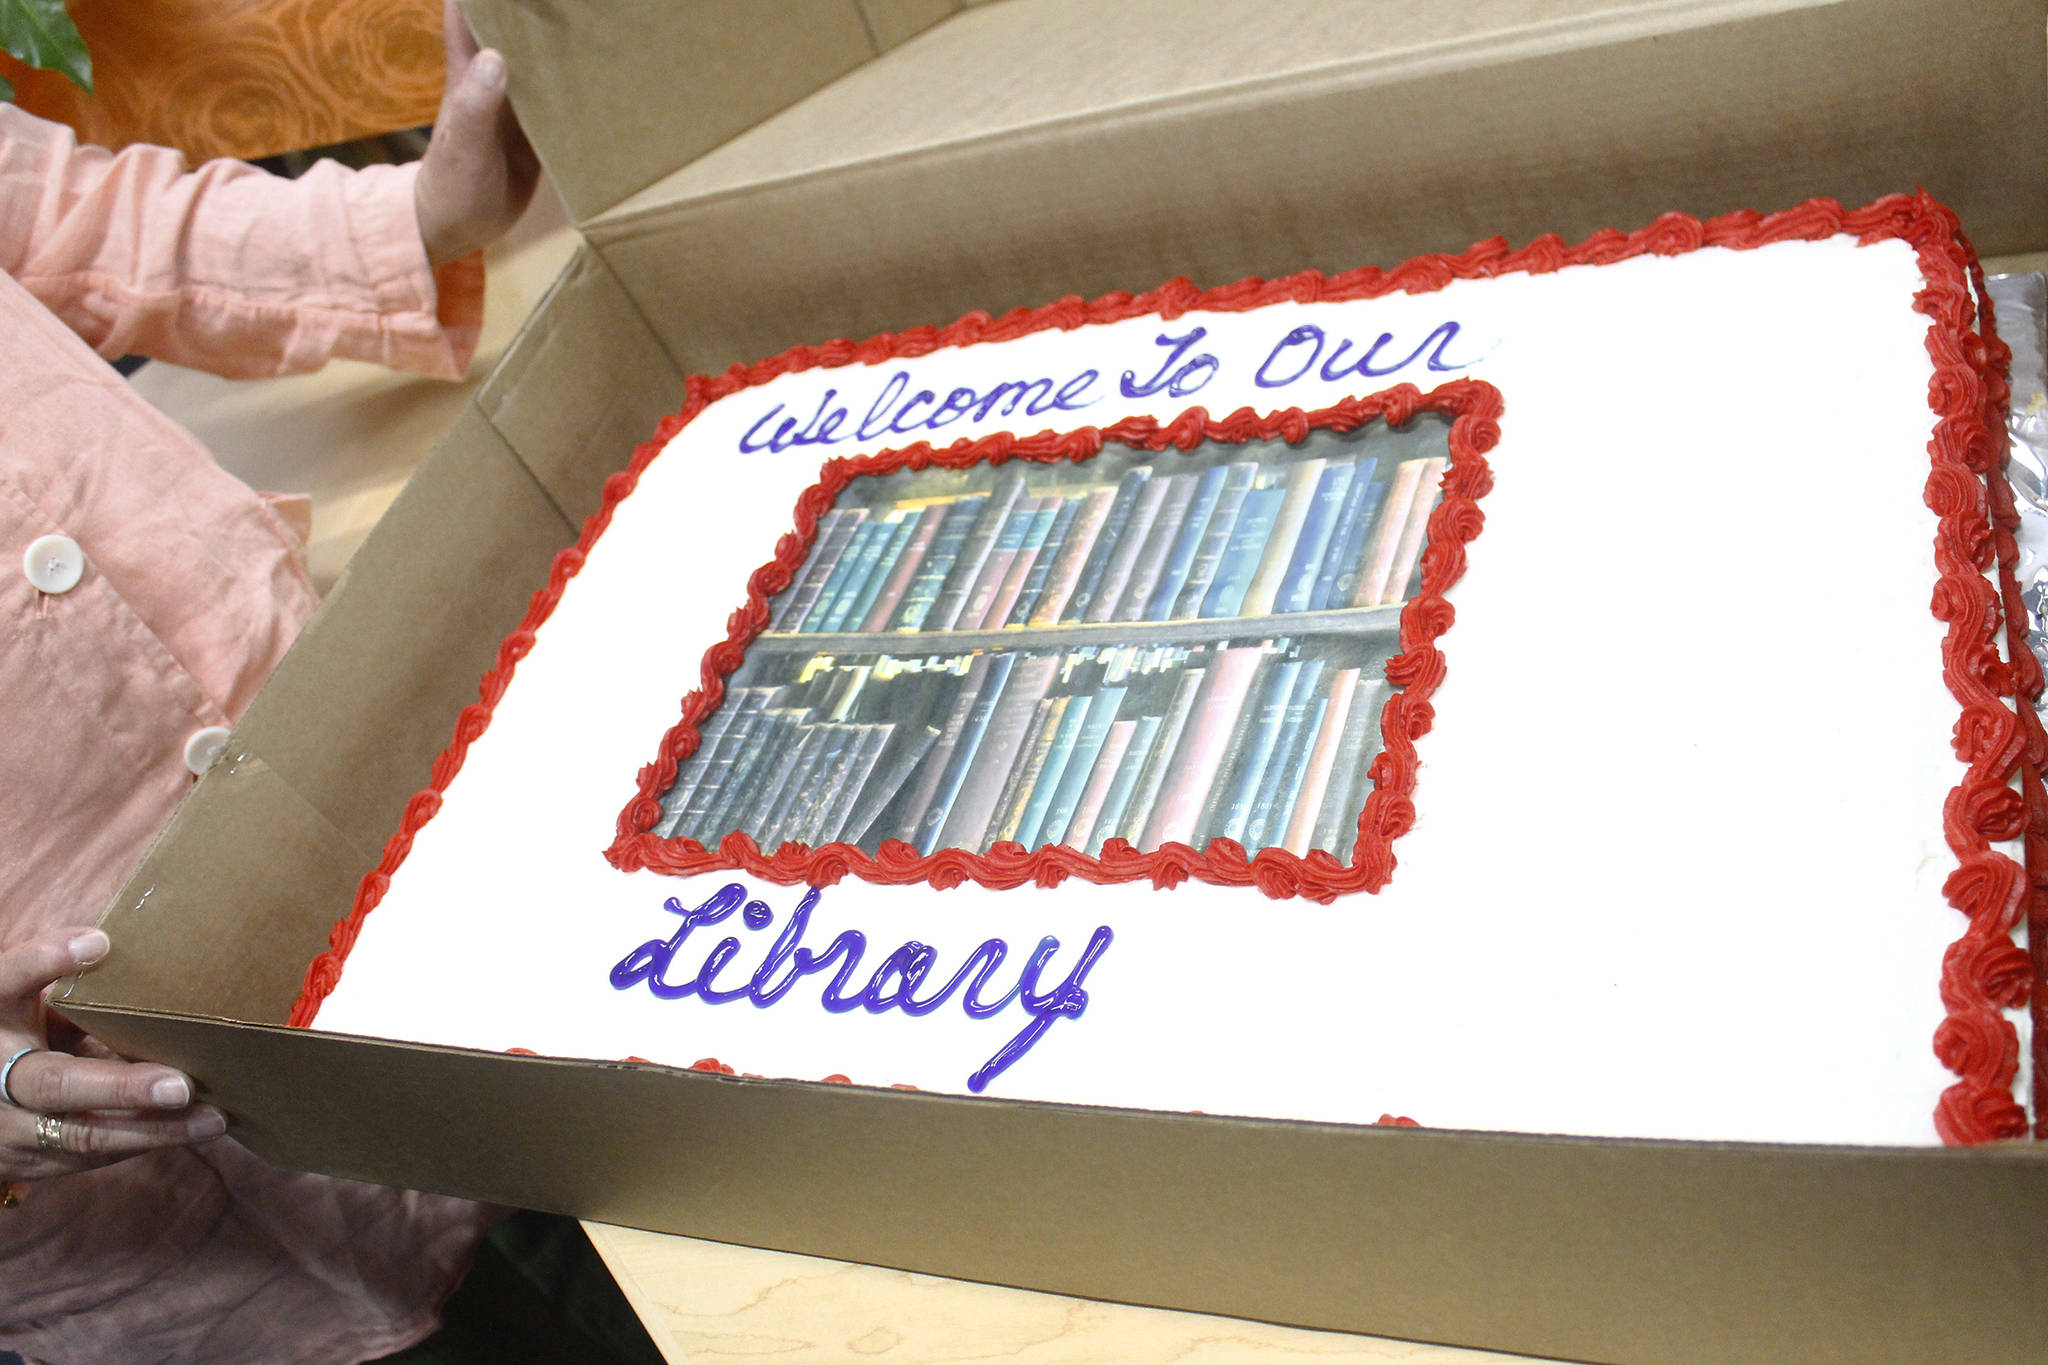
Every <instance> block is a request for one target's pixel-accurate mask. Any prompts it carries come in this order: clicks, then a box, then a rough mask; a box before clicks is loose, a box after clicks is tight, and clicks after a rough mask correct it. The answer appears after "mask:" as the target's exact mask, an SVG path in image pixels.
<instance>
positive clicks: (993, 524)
mask: <svg viewBox="0 0 2048 1365" xmlns="http://www.w3.org/2000/svg"><path fill="white" fill-rule="evenodd" d="M1023 492H1024V476H1023V475H1022V474H1020V473H1018V472H1017V471H1015V470H1010V471H1007V472H1006V473H1004V474H1003V475H1002V476H1001V477H999V478H998V479H997V480H996V485H995V487H994V488H993V489H991V490H990V491H989V495H988V503H987V505H986V506H984V507H983V508H982V509H981V513H980V515H979V516H977V517H975V519H974V527H973V529H972V530H970V531H969V532H968V533H967V537H966V539H965V540H963V541H962V542H961V543H960V555H959V558H957V559H956V560H954V561H953V568H952V572H951V573H949V574H948V575H947V576H946V584H945V586H944V587H943V588H941V589H940V590H939V597H938V601H936V602H935V603H933V604H932V611H931V615H930V616H929V617H928V618H926V620H925V624H924V628H925V629H926V630H952V629H953V628H954V627H955V626H956V625H957V624H958V622H959V620H960V615H961V613H962V612H964V611H965V610H966V609H967V603H968V599H969V598H970V597H972V596H973V594H974V590H975V584H976V583H978V582H979V581H980V580H981V571H982V569H983V568H984V567H985V566H986V565H987V563H988V557H989V555H990V554H992V553H994V551H995V547H996V541H997V540H998V539H999V538H1000V537H1001V536H1002V534H1003V530H1004V528H1005V527H1007V526H1008V525H1009V524H1010V513H1011V512H1012V511H1013V510H1015V508H1016V505H1017V499H1018V498H1020V497H1021V496H1023Z"/></svg>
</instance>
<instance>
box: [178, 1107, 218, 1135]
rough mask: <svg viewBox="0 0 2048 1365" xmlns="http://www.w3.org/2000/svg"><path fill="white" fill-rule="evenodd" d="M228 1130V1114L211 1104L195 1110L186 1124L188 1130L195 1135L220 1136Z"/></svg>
mask: <svg viewBox="0 0 2048 1365" xmlns="http://www.w3.org/2000/svg"><path fill="white" fill-rule="evenodd" d="M227 1130H228V1116H227V1115H226V1114H223V1113H221V1112H220V1110H218V1109H216V1108H214V1107H213V1106H212V1105H210V1104H209V1105H205V1106H203V1107H202V1108H200V1109H198V1110H195V1111H194V1112H193V1114H192V1119H191V1122H190V1123H189V1124H188V1125H187V1126H186V1131H187V1132H189V1133H190V1134H192V1136H193V1137H219V1136H220V1135H221V1134H222V1133H225V1132H226V1131H227Z"/></svg>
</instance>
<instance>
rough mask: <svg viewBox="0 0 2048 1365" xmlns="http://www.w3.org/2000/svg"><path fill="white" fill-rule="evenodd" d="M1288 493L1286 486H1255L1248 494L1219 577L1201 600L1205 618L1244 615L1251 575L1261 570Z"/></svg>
mask: <svg viewBox="0 0 2048 1365" xmlns="http://www.w3.org/2000/svg"><path fill="white" fill-rule="evenodd" d="M1286 496H1287V490H1286V489H1284V488H1253V489H1252V490H1251V491H1249V492H1247V493H1246V494H1245V497H1244V506H1243V509H1242V510H1241V511H1239V513H1238V515H1237V521H1236V523H1235V524H1234V525H1233V526H1232V527H1231V532H1230V544H1229V545H1228V546H1226V547H1225V548H1224V551H1223V557H1222V558H1221V559H1220V560H1218V561H1217V564H1216V577H1215V579H1214V580H1213V581H1212V582H1211V583H1210V585H1209V592H1208V595H1207V596H1205V597H1204V598H1203V599H1202V617H1203V619H1204V620H1213V619H1217V618H1221V617H1230V616H1242V615H1244V611H1243V607H1244V599H1245V591H1246V590H1247V589H1248V588H1250V587H1251V585H1252V575H1253V574H1256V573H1257V572H1258V571H1259V561H1260V559H1262V558H1263V557H1264V555H1265V553H1266V541H1267V539H1268V538H1269V537H1270V536H1271V535H1272V534H1273V521H1274V518H1275V517H1277V516H1278V515H1279V514H1280V504H1281V502H1282V500H1284V499H1285V498H1286Z"/></svg>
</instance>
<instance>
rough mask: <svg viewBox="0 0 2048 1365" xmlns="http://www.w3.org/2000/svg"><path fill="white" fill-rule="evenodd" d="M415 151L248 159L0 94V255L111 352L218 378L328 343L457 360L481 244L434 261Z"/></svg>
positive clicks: (467, 351) (287, 365) (446, 371)
mask: <svg viewBox="0 0 2048 1365" xmlns="http://www.w3.org/2000/svg"><path fill="white" fill-rule="evenodd" d="M417 171H418V168H417V167H416V166H372V167H368V168H366V169H363V170H359V171H351V170H348V169H346V168H344V167H342V166H340V165H338V164H336V163H334V162H332V161H320V162H316V163H315V164H314V165H313V167H312V168H311V169H309V170H308V171H307V172H306V173H305V174H304V175H303V176H300V177H299V178H298V179H296V180H286V179H283V178H282V177H279V176H273V175H270V174H268V173H266V172H264V171H261V170H258V169H257V168H256V167H254V166H251V165H248V164H247V163H245V162H240V161H231V160H219V161H210V162H207V163H206V164H205V165H203V166H201V167H200V168H199V169H198V170H196V171H192V170H187V169H186V166H185V161H184V158H183V157H182V156H181V155H180V154H179V153H177V152H175V151H173V150H171V149H169V148H165V147H149V146H134V147H129V148H127V149H125V150H123V151H121V152H119V153H113V152H108V151H106V150H104V149H101V148H98V147H89V146H80V145H79V144H78V142H77V140H76V138H75V137H74V136H73V134H72V132H71V130H70V129H69V128H66V127H64V126H62V125H61V124H54V123H46V122H44V121H42V120H40V119H37V118H34V117H33V116H31V115H28V114H25V113H23V112H21V111H20V110H18V109H16V108H14V107H13V106H11V105H5V104H0V270H5V271H6V272H7V273H8V274H10V275H12V276H13V277H14V278H15V279H16V280H17V281H18V282H19V283H20V284H21V285H22V286H23V287H24V288H25V289H27V290H28V291H29V292H30V293H31V294H33V295H35V296H36V298H37V299H39V300H40V301H41V302H42V303H43V305H44V306H45V307H47V308H49V309H50V311H51V312H53V313H55V314H56V315H57V316H58V317H60V318H62V319H63V320H64V322H65V323H66V324H67V325H68V326H70V327H71V329H72V330H73V331H75V332H77V333H78V334H79V335H80V336H82V337H84V338H85V340H86V341H87V342H88V343H89V344H91V345H92V346H93V347H94V348H95V349H96V350H98V351H99V352H100V354H102V355H104V356H109V357H112V356H119V355H125V354H130V353H135V354H141V355H149V356H154V357H156V358H158V359H160V360H169V361H173V362H175V363H177V364H180V365H189V366H192V367H193V368H195V369H202V370H208V371H211V372H212V373H214V374H219V375H225V376H228V377H229V378H258V377H264V376H269V375H280V374H295V373H299V372H303V371H306V370H314V369H318V368H319V367H320V366H321V365H323V364H325V363H326V362H327V361H328V360H329V359H331V358H334V357H341V358H344V359H351V360H369V361H375V362H377V363H380V364H384V365H389V366H391V367H393V368H395V369H403V370H413V371H417V372H419V373H422V374H428V375H435V376H439V377H442V378H449V379H454V378H459V377H461V375H462V373H463V371H464V370H465V369H467V368H468V365H469V360H470V356H471V355H472V354H473V353H474V351H475V349H476V342H477V334H478V330H479V327H480V325H481V323H482V321H483V263H482V258H481V257H479V256H472V257H469V258H467V259H465V260H461V261H457V262H454V263H452V264H450V265H447V266H443V267H442V268H441V269H439V270H438V271H436V270H433V269H432V268H430V267H429V265H428V263H427V257H426V249H425V248H424V247H423V246H422V245H421V243H420V235H419V225H418V222H417V219H416V217H415V215H414V210H413V179H414V177H415V175H416V173H417Z"/></svg>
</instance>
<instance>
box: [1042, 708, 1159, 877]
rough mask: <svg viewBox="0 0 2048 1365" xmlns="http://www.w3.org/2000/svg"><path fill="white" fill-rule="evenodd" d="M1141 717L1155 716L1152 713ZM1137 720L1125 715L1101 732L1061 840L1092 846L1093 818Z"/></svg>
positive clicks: (1080, 846)
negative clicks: (1086, 776) (1099, 741)
mask: <svg viewBox="0 0 2048 1365" xmlns="http://www.w3.org/2000/svg"><path fill="white" fill-rule="evenodd" d="M1140 719H1155V720H1156V718H1152V717H1147V718H1140ZM1138 724H1139V719H1134V718H1132V717H1129V716H1126V717H1124V718H1123V719H1121V720H1118V721H1115V722H1113V723H1112V724H1111V725H1110V727H1109V728H1108V729H1107V730H1105V731H1104V732H1103V735H1102V744H1101V746H1100V747H1099V748H1097V749H1096V751H1095V760H1094V762H1093V763H1091V764H1090V765H1089V768H1088V780H1087V782H1086V783H1085V784H1083V786H1082V788H1081V795H1080V798H1079V799H1078V800H1076V801H1075V802H1074V811H1073V814H1072V816H1071V817H1070V818H1069V819H1068V821H1067V827H1066V829H1065V830H1064V831H1063V833H1062V836H1061V838H1060V842H1061V843H1063V844H1066V845H1067V846H1068V847H1070V848H1078V849H1088V848H1091V847H1092V846H1093V844H1092V842H1091V836H1092V835H1093V834H1094V831H1095V822H1096V820H1097V819H1098V818H1100V816H1101V814H1102V808H1103V805H1104V803H1105V802H1107V801H1108V799H1109V789H1110V785H1111V784H1112V783H1113V782H1115V781H1116V776H1117V769H1118V767H1119V766H1120V765H1121V764H1122V763H1123V758H1124V754H1125V752H1126V751H1128V750H1129V749H1130V747H1131V738H1132V736H1133V735H1135V734H1136V733H1137V732H1138Z"/></svg>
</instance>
